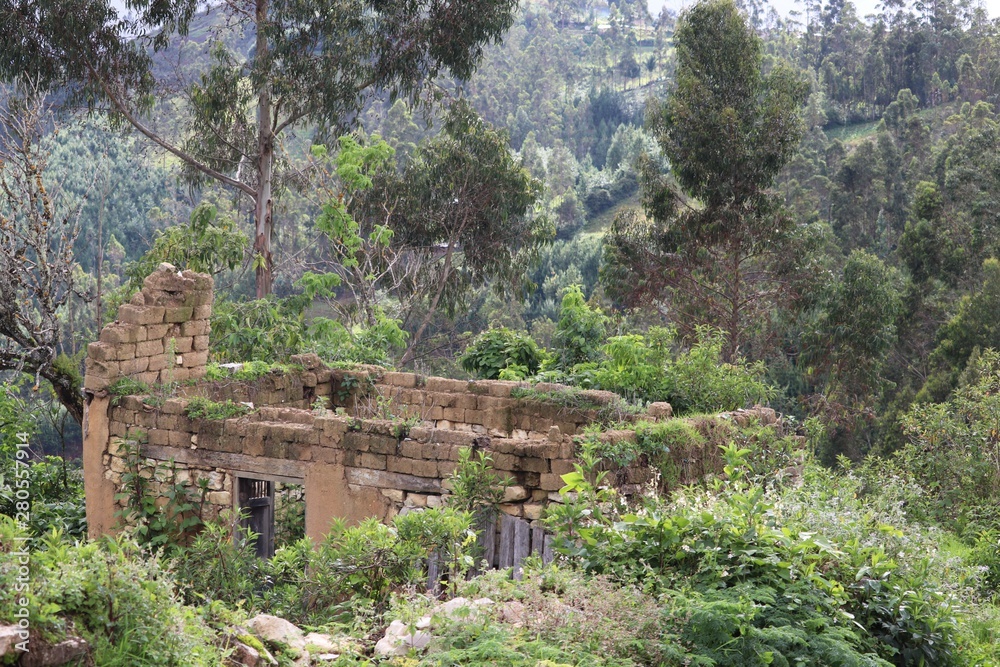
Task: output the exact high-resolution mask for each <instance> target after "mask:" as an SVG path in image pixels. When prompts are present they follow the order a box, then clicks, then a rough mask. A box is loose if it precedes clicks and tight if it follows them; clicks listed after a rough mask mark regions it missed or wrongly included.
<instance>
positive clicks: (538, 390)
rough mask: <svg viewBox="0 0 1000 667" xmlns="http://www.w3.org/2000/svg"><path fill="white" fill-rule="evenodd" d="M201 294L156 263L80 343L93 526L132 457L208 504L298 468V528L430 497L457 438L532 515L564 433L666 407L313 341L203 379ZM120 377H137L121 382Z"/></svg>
mask: <svg viewBox="0 0 1000 667" xmlns="http://www.w3.org/2000/svg"><path fill="white" fill-rule="evenodd" d="M211 304H212V280H211V278H210V277H208V276H205V275H201V274H196V273H192V272H183V273H178V272H177V271H176V270H174V269H173V267H171V266H169V265H161V267H160V268H159V269H158V270H157V271H156V272H154V273H153V274H152V275H150V276H149V277H148V278H147V279H146V281H145V284H144V287H143V289H142V291H141V292H140V293H139V294H138V295H136V297H135V298H134V299H133V300H132V302H131V303H129V304H127V305H124V306H122V307H121V309H120V311H119V314H118V319H117V320H116V321H115V322H114V323H112V324H110V325H108V326H107V327H105V328H104V330H103V331H102V332H101V335H100V340H99V341H98V342H96V343H93V344H91V345H90V346H89V347H88V357H87V362H86V369H87V375H86V380H85V387H86V393H87V399H86V403H87V411H86V416H85V421H84V476H85V482H86V493H87V518H88V524H89V527H90V532H91V534H92V535H94V536H96V535H100V534H102V533H107V532H111V531H113V530H114V529H115V522H116V519H115V510H116V509H117V508H119V507H121V505H123V504H124V503H125V501H124V500H116V499H115V498H116V495H117V496H118V497H120V496H121V493H122V492H123V488H122V487H123V485H124V481H125V474H126V472H127V471H129V470H133V471H135V470H137V469H140V468H141V469H143V470H144V471H145V472H144V473H143V474H144V475H146V476H147V477H149V478H150V481H149V490H150V492H151V493H153V494H154V495H157V496H159V499H158V501H157V502H166V494H167V492H168V490H169V487H170V486H171V485H173V484H176V483H183V484H188V485H189V486H190V488H191V489H192V491H194V490H195V489H198V488H199V485H198V482H199V480H202V479H204V480H206V487H205V488H204V489H203V490H202V491H203V494H202V493H199V494H198V495H199V496H201V495H203V496H204V502H205V511H204V515H203V516H204V517H205V518H208V517H211V516H213V515H215V514H217V513H218V512H219V511H221V510H222V509H225V508H229V507H233V506H234V502H235V498H234V496H236V495H237V494H236V493H235V491H234V490H235V489H236V485H237V479H238V478H241V477H246V478H254V479H268V480H272V481H277V482H285V483H300V484H302V485H304V488H305V502H306V533H307V535H309V536H310V537H313V538H315V539H318V538H320V537H321V536H322V535H324V534H325V533H326V532H327V531H328V530H329V526H330V524H331V522H332V521H333V520H334V519H335V518H343V519H347V520H349V521H360V520H363V519H364V518H367V517H378V518H380V519H383V520H386V519H389V518H391V517H392V516H393V515H395V514H396V513H398V512H401V511H407V510H408V508H417V507H425V506H437V505H440V504H441V503H442V502H444V498H445V496H447V495H448V493H449V484H448V478H449V476H450V475H451V474H452V473H453V471H454V470H455V467H456V465H457V461H458V460H459V454H460V452H461V450H462V449H463V448H470V449H472V450H483V451H487V452H488V453H489V454H490V456H491V457H492V459H493V465H494V467H495V469H496V470H497V472H498V473H500V474H501V475H502V476H505V477H508V478H510V480H511V484H510V486H509V487H508V488H507V491H506V496H505V498H504V502H503V504H502V505H501V508H500V509H501V510H502V511H503V512H504V513H505V514H506V515H509V516H514V517H520V518H523V519H525V520H527V521H530V522H532V526H531V527H532V528H538V527H539V526H538V524H537V523H534V522H537V521H538V520H539V518H540V516H541V514H542V511H543V508H544V506H545V504H546V503H548V502H558V501H559V496H558V493H557V491H558V489H560V488H561V487H562V486H563V481H562V478H561V476H562V475H564V474H566V473H569V472H571V471H573V463H574V458H575V455H576V450H575V448H576V446H577V445H576V442H575V437H576V436H578V435H579V434H580V433H581V432H582V430H583V428H584V427H585V426H587V425H588V424H592V423H595V422H596V421H598V420H601V419H604V420H606V419H608V418H609V417H617V418H625V419H639V418H642V419H647V420H657V419H664V418H669V417H670V416H671V410H670V406H669V405H667V404H653V405H651V406H650V407H649V409H648V411H647V412H646V413H644V414H642V415H635V414H629V413H627V412H623V413H621V414H616V413H615V411H616V410H618V409H620V407H621V405H620V404H621V399H620V398H619V397H618V396H616V395H615V394H611V393H609V392H599V391H579V390H576V389H571V388H568V387H564V386H561V385H548V384H537V385H534V386H531V387H529V386H528V385H526V384H523V383H516V382H501V381H465V380H453V379H446V378H436V377H423V376H420V375H416V374H413V373H401V372H387V371H386V370H385V369H382V368H377V367H361V368H353V369H351V370H338V369H331V368H329V367H327V366H326V365H325V364H323V362H322V361H321V360H320V359H319V358H318V357H317V356H315V355H300V356H297V357H293V358H292V359H291V366H290V369H289V370H287V371H282V372H271V373H268V374H265V375H264V376H262V377H257V378H255V379H252V380H240V379H238V377H240V376H231V377H226V378H223V379H218V378H216V379H213V380H207V379H205V378H204V376H205V373H206V362H207V359H208V337H209V318H210V316H211ZM122 378H130V379H132V380H136V381H139V382H142V383H146V385H149V389H148V391H145V390H144V391H141V392H139V393H137V394H136V395H122V392H121V391H118V390H120V388H121V386H122V383H120V382H119V381H120V380H122ZM115 383H118V385H117V386H116V384H115ZM128 386H130V387H133V388H138V387H139V386H140V385H135V384H134V383H133V384H130V385H128ZM110 389H116V391H115V392H111V391H109V390H110ZM197 397H202V398H208V399H210V400H212V401H217V402H223V401H232V402H235V403H243V404H245V405H246V406H247V409H248V410H249V411H250V413H249V414H246V415H244V416H240V417H232V418H229V419H207V418H195V417H192V416H191V414H189V413H190V410H189V407H190V405H191V401H192V400H194V399H195V398H197ZM318 399H321V400H318ZM322 406H326V407H322ZM193 414H197V413H193ZM768 418H770V419H773V411H771V412H770V416H769V417H768ZM604 437H620V438H624V439H628V438H634V433H631V432H628V431H623V432H621V433H618V434H612V435H611V436H604ZM129 452H132V455H129ZM651 476H652V472H651V471H650V469H649V466H648V465H646V464H645V462H642V461H640V462H638V463H637V464H636V465H635V466H633V467H631V468H628V469H624V470H617V471H615V477H616V480H617V482H618V483H619V486H621V487H623V488H631V489H633V490H638V488H639V487H640V486H641V485H642V484H644V483H646V482H648V481H649V480H650V477H651Z"/></svg>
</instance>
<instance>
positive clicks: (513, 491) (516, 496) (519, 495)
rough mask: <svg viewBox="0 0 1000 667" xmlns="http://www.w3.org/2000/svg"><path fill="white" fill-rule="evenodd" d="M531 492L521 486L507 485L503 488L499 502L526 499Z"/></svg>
mask: <svg viewBox="0 0 1000 667" xmlns="http://www.w3.org/2000/svg"><path fill="white" fill-rule="evenodd" d="M530 495H531V494H530V493H529V491H528V489H526V488H524V487H523V486H508V487H507V488H506V489H504V490H503V500H502V501H501V502H505V503H512V502H515V501H518V500H527V499H528V497H529V496H530Z"/></svg>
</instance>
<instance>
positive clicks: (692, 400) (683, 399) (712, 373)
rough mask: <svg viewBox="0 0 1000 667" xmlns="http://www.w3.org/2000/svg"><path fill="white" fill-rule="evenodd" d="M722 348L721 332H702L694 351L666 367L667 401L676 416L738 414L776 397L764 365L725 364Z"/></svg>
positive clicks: (679, 356)
mask: <svg viewBox="0 0 1000 667" xmlns="http://www.w3.org/2000/svg"><path fill="white" fill-rule="evenodd" d="M722 346H723V340H722V335H721V333H720V332H718V331H715V330H712V329H708V328H701V329H699V330H698V340H697V342H696V343H695V344H694V345H692V346H691V349H690V350H688V351H687V352H684V353H681V354H679V355H677V358H676V359H675V360H673V361H672V362H670V363H668V364H667V368H666V380H665V385H666V387H667V390H666V392H667V396H666V398H667V400H669V401H670V404H671V405H672V406H673V408H674V410H675V411H676V412H678V413H690V412H718V411H721V410H736V409H737V408H742V407H747V406H749V405H754V404H757V403H766V402H767V401H769V400H770V399H771V397H772V396H774V393H775V389H774V387H771V386H770V385H768V384H767V383H766V382H765V381H764V376H765V373H766V368H765V367H764V363H763V362H761V361H755V362H752V363H751V362H747V361H746V360H744V359H742V358H738V359H736V360H735V361H733V362H731V363H724V362H723V361H722Z"/></svg>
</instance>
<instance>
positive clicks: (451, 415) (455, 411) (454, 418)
mask: <svg viewBox="0 0 1000 667" xmlns="http://www.w3.org/2000/svg"><path fill="white" fill-rule="evenodd" d="M444 419H446V420H448V421H450V422H456V423H460V424H464V423H465V410H464V409H463V408H445V409H444Z"/></svg>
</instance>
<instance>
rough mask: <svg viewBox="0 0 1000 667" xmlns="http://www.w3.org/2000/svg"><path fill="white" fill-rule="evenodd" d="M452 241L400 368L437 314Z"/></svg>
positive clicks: (452, 247) (452, 244) (408, 360)
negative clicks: (439, 275) (432, 296)
mask: <svg viewBox="0 0 1000 667" xmlns="http://www.w3.org/2000/svg"><path fill="white" fill-rule="evenodd" d="M455 243H456V241H455V240H454V239H452V240H450V241H448V250H447V251H446V252H445V255H444V267H443V268H442V269H441V279H440V280H439V281H438V289H437V292H436V293H435V294H434V298H433V299H431V304H430V306H429V307H428V308H427V313H426V314H425V315H424V318H423V320H421V322H420V326H418V327H417V330H416V331H415V332H414V333H413V338H411V339H410V344H409V346H408V347H407V348H406V352H404V353H403V358H402V359H400V360H399V366H400V368H404V367H405V366H406V365H408V364H409V363H410V362H412V361H413V357H414V355H415V354H416V351H417V343H419V342H420V339H421V338H422V337H423V335H424V331H426V330H427V326H428V325H429V324H430V323H431V320H432V319H433V318H434V313H436V312H437V308H438V303H440V301H441V295H442V294H444V288H445V286H446V285H447V284H448V278H449V277H450V276H451V258H452V254H453V253H454V252H455Z"/></svg>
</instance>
